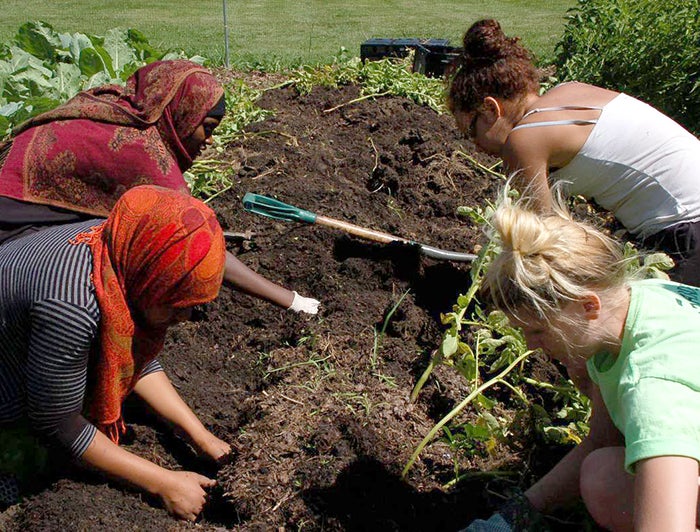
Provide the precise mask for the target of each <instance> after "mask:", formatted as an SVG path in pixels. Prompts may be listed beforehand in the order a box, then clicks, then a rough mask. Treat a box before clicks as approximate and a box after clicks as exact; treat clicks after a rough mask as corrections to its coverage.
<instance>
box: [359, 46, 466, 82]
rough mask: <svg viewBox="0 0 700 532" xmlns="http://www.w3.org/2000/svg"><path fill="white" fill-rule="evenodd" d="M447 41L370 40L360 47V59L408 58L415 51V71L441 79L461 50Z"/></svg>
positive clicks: (363, 60)
mask: <svg viewBox="0 0 700 532" xmlns="http://www.w3.org/2000/svg"><path fill="white" fill-rule="evenodd" d="M449 43H450V41H448V40H447V39H418V38H404V39H379V38H375V39H368V40H366V41H365V42H363V43H362V45H361V46H360V59H362V62H365V61H367V60H370V61H371V60H376V59H384V58H387V57H406V56H407V55H408V54H409V53H410V51H411V50H415V55H414V58H413V71H414V72H420V73H421V74H425V75H426V76H430V77H441V76H442V75H443V74H444V73H445V69H446V68H447V66H448V65H449V64H450V62H451V61H452V60H453V59H454V57H455V56H456V55H457V54H458V53H459V50H460V49H459V48H455V47H453V46H449Z"/></svg>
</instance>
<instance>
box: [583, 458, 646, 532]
mask: <svg viewBox="0 0 700 532" xmlns="http://www.w3.org/2000/svg"><path fill="white" fill-rule="evenodd" d="M624 457H625V450H624V448H623V447H604V448H602V449H596V450H595V451H593V452H592V453H590V454H589V455H588V456H587V457H586V459H585V460H584V461H583V463H582V464H581V474H580V489H581V497H582V498H583V502H584V503H585V504H586V508H587V509H588V511H589V513H590V514H591V517H593V519H595V521H596V522H597V523H598V524H599V525H600V526H602V527H604V528H607V529H609V530H626V529H631V527H632V508H633V505H634V480H633V478H632V476H631V475H629V474H628V473H627V472H625V470H624Z"/></svg>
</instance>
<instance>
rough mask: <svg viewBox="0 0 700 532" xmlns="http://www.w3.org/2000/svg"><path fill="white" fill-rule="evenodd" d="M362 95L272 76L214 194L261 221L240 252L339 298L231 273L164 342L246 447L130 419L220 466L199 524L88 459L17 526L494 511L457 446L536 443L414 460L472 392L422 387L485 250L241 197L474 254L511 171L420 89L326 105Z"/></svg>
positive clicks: (250, 526)
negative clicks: (277, 300) (461, 133)
mask: <svg viewBox="0 0 700 532" xmlns="http://www.w3.org/2000/svg"><path fill="white" fill-rule="evenodd" d="M358 95H359V92H358V90H357V88H355V87H352V86H351V87H346V88H343V89H333V90H331V89H321V88H319V89H316V90H314V91H313V92H312V93H311V94H310V95H307V96H299V95H298V94H297V93H296V92H295V91H294V90H293V89H291V88H285V89H277V90H271V91H268V92H266V93H265V95H264V97H263V99H262V101H261V105H262V106H263V107H266V108H269V109H273V110H274V111H275V115H274V117H272V118H270V119H268V120H266V121H265V122H263V123H260V124H257V125H255V126H254V127H251V128H250V129H249V131H248V133H247V135H246V136H245V138H244V139H243V140H241V141H239V142H237V143H236V144H235V145H234V146H232V147H231V148H230V149H229V150H228V151H227V152H226V153H225V154H223V155H222V156H223V157H224V158H225V159H226V160H230V162H231V165H232V169H233V171H234V172H235V175H236V179H235V185H234V186H233V187H232V188H231V189H230V190H229V191H227V192H226V193H225V194H222V195H221V196H219V197H217V198H216V199H214V200H213V201H212V203H211V204H212V206H213V208H214V209H215V210H216V211H217V213H218V214H219V215H220V220H221V222H222V225H223V226H224V228H225V229H228V230H230V231H234V232H240V233H245V232H251V233H252V234H253V237H252V239H251V240H241V241H240V243H239V244H236V245H235V249H234V251H236V252H237V254H238V256H239V258H240V259H241V260H242V261H243V262H245V263H246V264H248V265H249V266H250V267H252V268H253V269H254V270H256V271H257V272H259V273H261V274H262V275H264V276H266V277H268V278H269V279H272V280H274V281H276V282H279V283H281V284H283V285H285V286H289V287H291V288H293V289H296V290H298V291H299V292H300V293H302V294H304V295H307V296H313V297H316V298H318V299H320V300H321V302H322V307H321V311H320V313H319V314H318V315H317V316H314V317H305V316H301V315H297V314H295V313H293V312H291V311H284V310H279V309H278V308H276V307H273V306H272V305H270V304H268V303H265V302H262V301H259V300H255V299H252V298H250V297H248V296H246V295H243V294H240V293H237V292H234V291H232V290H229V289H227V288H224V289H223V290H222V293H221V296H220V297H219V299H218V300H217V301H216V302H215V303H213V304H211V305H209V306H207V307H206V308H203V309H202V310H201V311H200V312H199V313H198V316H197V319H196V321H194V322H192V323H187V324H184V325H182V326H180V327H178V328H176V329H174V330H173V331H172V333H171V334H170V336H169V339H168V342H167V346H166V349H165V351H164V354H163V357H162V361H163V363H164V365H165V366H166V369H167V371H168V374H169V375H170V377H171V378H172V380H173V382H174V384H175V386H176V387H177V388H178V389H179V391H180V393H181V394H182V395H183V397H184V398H185V399H186V400H187V401H188V403H189V404H190V405H191V406H192V407H193V409H194V410H195V411H196V412H197V413H198V414H199V415H200V416H201V418H202V420H203V421H204V423H205V424H206V425H208V426H210V427H211V428H212V429H213V430H214V432H215V433H216V434H217V435H219V436H220V437H223V438H225V439H227V441H230V442H231V443H232V444H233V446H234V448H235V457H234V460H233V461H232V463H230V464H228V465H227V466H225V467H224V468H222V469H221V470H220V471H218V473H217V472H215V471H212V470H211V469H209V468H208V467H207V465H206V464H202V463H200V462H198V461H197V460H196V459H195V458H194V457H193V455H192V453H191V452H190V449H189V448H188V447H187V446H185V445H184V444H181V443H179V441H178V440H175V439H174V438H173V437H171V436H170V435H169V432H168V431H167V430H165V429H163V428H162V427H159V426H157V425H155V426H154V425H153V424H152V423H151V422H150V420H148V419H147V418H144V417H142V416H141V417H138V416H137V417H134V416H132V417H131V418H130V419H131V425H130V426H131V427H132V434H131V437H130V440H129V442H128V443H127V447H128V448H129V449H130V450H132V451H133V452H136V453H138V454H140V455H141V456H144V457H146V458H148V459H150V460H154V461H155V462H157V463H159V464H163V465H165V466H167V467H173V468H188V469H193V470H198V471H204V472H206V473H208V474H211V475H218V481H219V482H218V486H217V488H216V489H215V490H214V492H213V493H212V502H211V504H210V506H209V508H208V509H207V511H206V512H205V514H204V515H203V517H202V519H201V521H200V523H198V524H197V525H192V524H188V523H182V522H177V521H175V520H173V519H172V518H171V517H170V516H168V514H167V513H166V512H165V511H164V510H162V509H160V508H158V507H157V506H155V507H154V506H153V504H152V502H153V501H148V500H146V499H145V498H144V497H142V496H141V495H138V494H136V493H134V492H132V491H129V490H125V489H124V488H121V487H119V486H117V485H113V484H111V483H108V482H107V481H105V480H103V479H100V478H96V477H92V476H87V475H86V474H85V473H81V472H76V471H74V472H72V473H71V474H70V475H69V476H68V478H64V479H63V480H60V481H57V482H55V483H53V484H51V485H50V486H49V487H46V488H45V489H43V490H42V491H39V492H37V493H36V494H35V495H33V496H31V497H29V498H28V499H27V500H26V501H25V502H24V503H22V504H21V505H20V506H19V507H15V508H13V509H11V511H10V512H6V513H5V515H3V516H2V519H3V521H0V527H4V528H7V529H16V530H19V529H26V530H67V529H72V530H136V529H138V530H146V529H147V530H179V529H189V528H192V527H196V528H198V529H204V530H215V529H222V528H224V529H236V530H275V529H276V530H285V529H287V530H326V531H332V530H382V531H388V530H409V531H410V530H456V529H458V528H460V527H461V526H464V525H465V523H467V522H468V521H469V520H470V519H472V518H474V517H475V516H483V515H484V514H488V513H489V511H490V504H491V503H493V502H494V501H492V500H488V499H487V495H486V490H485V487H486V482H487V480H485V479H483V478H479V477H477V479H476V480H473V481H471V482H467V483H462V484H461V485H460V487H458V488H457V489H455V490H452V491H448V490H445V489H442V487H441V486H442V485H443V484H444V483H445V482H447V481H449V480H450V479H451V478H452V475H453V471H454V467H455V463H456V462H457V463H459V464H460V466H461V467H462V468H466V469H469V468H471V469H473V470H474V471H489V470H493V469H495V468H499V467H504V466H507V465H508V464H510V465H512V466H513V468H514V469H517V467H518V466H519V465H520V466H522V462H521V461H522V460H523V458H522V455H523V454H525V453H519V452H517V449H515V450H514V449H512V448H506V447H505V446H502V447H500V448H497V449H496V450H494V451H493V453H492V454H491V455H488V456H486V457H483V458H480V459H473V460H472V461H471V462H470V461H467V460H466V459H464V458H461V457H458V456H453V454H452V451H451V450H450V448H449V447H448V446H447V445H445V444H442V443H435V444H433V445H431V446H429V447H428V448H427V449H426V450H425V451H424V453H423V454H422V456H421V459H420V460H419V462H418V463H417V465H416V466H415V467H414V468H413V469H412V471H411V472H410V474H409V476H408V478H407V479H406V480H402V478H401V475H400V474H401V470H402V468H403V466H404V465H405V463H406V461H407V459H408V458H409V456H410V455H411V453H412V452H413V450H414V449H415V447H416V445H417V444H418V443H419V442H420V441H421V439H422V438H423V437H424V436H425V434H426V433H427V432H428V431H429V430H430V428H431V427H432V426H433V425H434V423H435V422H436V421H437V420H438V419H439V418H440V417H441V416H443V415H444V414H445V413H447V412H448V411H449V409H450V408H451V407H452V406H453V405H454V404H455V403H456V402H457V401H459V400H460V399H461V398H463V397H464V396H465V394H467V393H468V388H467V386H466V384H465V382H464V381H463V380H462V379H460V378H458V377H457V375H456V374H455V372H453V371H452V370H450V369H448V368H438V370H437V371H436V372H435V374H434V377H433V378H432V379H431V380H430V382H429V383H428V385H427V386H426V388H425V389H424V391H423V393H422V394H421V396H420V399H419V401H418V402H417V403H415V404H412V403H410V402H409V400H408V396H409V394H410V392H411V389H412V387H413V385H414V383H415V382H416V379H417V377H418V376H419V375H420V374H421V372H422V371H423V369H424V368H425V366H426V364H427V362H428V360H429V359H430V356H431V353H432V352H433V351H434V349H435V348H436V347H437V346H438V344H439V341H440V338H441V333H442V330H443V327H442V325H441V324H440V323H439V314H440V312H442V311H448V310H450V309H451V305H452V304H453V302H454V301H455V300H456V297H457V295H458V294H459V293H461V292H465V291H466V289H467V288H468V286H469V271H468V265H467V264H463V263H462V264H460V263H451V262H437V261H434V260H432V259H428V258H425V257H423V256H421V255H420V254H419V253H418V251H417V250H416V249H415V248H413V247H406V246H395V245H389V246H386V245H379V244H374V243H370V242H367V241H362V240H359V239H357V238H354V237H350V236H348V235H346V234H343V233H341V232H339V231H337V230H333V229H328V228H324V227H320V226H317V225H303V224H294V223H290V222H284V221H275V220H271V219H269V218H264V217H261V216H257V215H254V214H250V213H248V212H246V211H244V210H243V209H242V207H241V198H242V196H243V194H244V193H245V192H249V191H250V192H255V193H261V194H265V195H269V196H274V197H277V198H278V199H280V200H282V201H284V202H286V203H290V204H292V205H296V206H298V207H303V208H305V209H308V210H311V211H313V212H316V213H318V214H323V215H326V216H330V217H334V218H340V219H343V220H346V221H349V222H352V223H354V224H357V225H361V226H366V227H371V228H374V229H378V230H382V231H385V232H389V233H393V234H396V235H401V236H403V237H405V238H408V239H411V240H414V241H417V242H421V243H425V244H429V245H432V246H436V247H439V248H443V249H447V250H455V251H472V250H473V247H474V245H475V244H476V243H477V242H478V241H479V238H480V235H479V233H478V231H477V229H476V228H474V227H473V226H472V225H470V223H469V222H468V221H466V220H464V219H460V218H458V217H457V216H456V214H455V212H456V208H457V206H459V205H483V204H484V200H485V199H487V198H493V197H494V195H495V191H496V187H497V185H498V183H496V182H495V181H494V180H493V178H492V177H490V176H489V175H488V174H486V173H484V172H482V171H480V170H479V169H478V167H476V166H475V165H472V166H470V165H469V163H468V162H467V160H466V159H465V158H464V157H461V156H460V155H458V152H459V151H460V150H463V151H467V152H469V153H471V152H473V151H474V150H473V146H471V145H469V144H468V143H466V142H465V141H463V140H461V139H460V138H459V137H458V135H457V132H456V129H455V127H454V125H453V122H452V120H451V118H450V117H448V116H439V115H438V114H436V113H435V112H433V111H431V110H430V109H427V108H424V107H420V106H418V105H416V104H414V103H412V102H411V101H409V100H406V99H403V98H381V99H378V100H365V101H361V102H359V103H354V104H350V105H346V106H343V107H340V108H339V109H337V110H334V111H332V112H326V110H327V109H329V108H332V107H335V106H337V105H340V104H342V103H344V102H348V101H350V100H352V99H354V98H356V97H357V96H358ZM475 157H479V156H478V155H475ZM481 160H482V161H484V159H483V158H482V159H481ZM484 162H485V163H486V164H490V163H491V162H492V161H484ZM402 298H403V299H402ZM399 301H400V303H399ZM487 478H488V477H487Z"/></svg>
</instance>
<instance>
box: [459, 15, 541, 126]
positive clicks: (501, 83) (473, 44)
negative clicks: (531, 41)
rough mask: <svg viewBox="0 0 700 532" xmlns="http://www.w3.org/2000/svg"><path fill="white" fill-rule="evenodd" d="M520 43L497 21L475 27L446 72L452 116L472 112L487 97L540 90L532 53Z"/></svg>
mask: <svg viewBox="0 0 700 532" xmlns="http://www.w3.org/2000/svg"><path fill="white" fill-rule="evenodd" d="M519 41H520V39H519V38H518V37H507V36H506V35H505V34H504V33H503V30H502V29H501V25H500V24H499V23H498V22H497V21H496V20H494V19H485V20H480V21H478V22H475V23H474V24H472V26H471V27H470V28H469V29H468V30H467V32H466V33H465V34H464V47H463V49H462V51H461V53H460V55H459V56H458V57H457V58H456V59H455V60H454V62H453V63H452V65H451V68H450V69H449V70H448V73H447V79H448V89H449V90H448V97H447V104H448V107H449V109H450V111H452V113H455V112H457V111H462V112H470V111H473V110H474V109H475V108H476V107H477V106H478V105H479V104H480V103H481V102H482V101H483V99H484V98H485V97H486V96H493V97H497V98H499V97H500V98H503V99H506V100H510V99H517V98H518V97H519V96H525V94H528V93H530V92H537V91H538V88H539V82H540V79H541V74H540V71H539V70H538V69H537V67H535V64H534V56H533V55H532V53H531V52H530V51H529V50H527V49H526V48H525V47H524V46H522V45H521V44H520V42H519Z"/></svg>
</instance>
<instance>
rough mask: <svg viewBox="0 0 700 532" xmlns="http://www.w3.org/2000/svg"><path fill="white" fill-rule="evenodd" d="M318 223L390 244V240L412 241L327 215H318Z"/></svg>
mask: <svg viewBox="0 0 700 532" xmlns="http://www.w3.org/2000/svg"><path fill="white" fill-rule="evenodd" d="M316 223H317V224H320V225H325V226H327V227H334V228H335V229H340V230H341V231H345V232H346V233H350V234H352V235H355V236H359V237H362V238H366V239H368V240H374V241H375V242H381V243H383V244H389V243H390V242H404V243H409V242H410V241H409V240H406V239H405V238H401V237H399V236H395V235H391V234H389V233H382V232H381V231H375V230H374V229H367V228H366V227H360V226H359V225H355V224H351V223H348V222H343V221H342V220H336V219H335V218H327V217H326V216H319V215H316Z"/></svg>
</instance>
